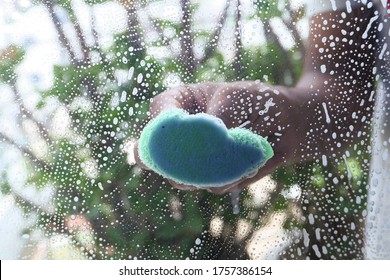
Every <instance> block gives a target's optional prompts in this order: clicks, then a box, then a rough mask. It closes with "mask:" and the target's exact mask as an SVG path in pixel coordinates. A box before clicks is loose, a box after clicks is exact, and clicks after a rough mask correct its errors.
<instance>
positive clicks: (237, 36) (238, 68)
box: [233, 0, 243, 79]
mask: <svg viewBox="0 0 390 280" xmlns="http://www.w3.org/2000/svg"><path fill="white" fill-rule="evenodd" d="M241 16H242V13H241V1H240V0H237V12H236V16H235V28H234V29H235V30H234V45H235V55H234V62H233V67H234V72H235V74H236V77H237V78H238V79H239V78H242V77H241V76H242V72H243V68H242V63H241V58H242V48H243V47H242V38H241Z"/></svg>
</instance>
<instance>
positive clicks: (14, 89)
mask: <svg viewBox="0 0 390 280" xmlns="http://www.w3.org/2000/svg"><path fill="white" fill-rule="evenodd" d="M11 89H12V92H13V94H14V96H15V101H16V103H17V104H18V106H19V109H20V112H21V113H22V114H24V115H25V116H26V117H27V118H29V119H30V120H32V121H33V122H34V123H35V124H36V125H37V127H38V132H39V134H40V135H41V136H42V138H43V139H45V141H47V142H48V143H49V144H51V140H50V137H49V133H48V130H47V128H46V127H45V126H44V125H43V124H42V123H41V122H40V121H38V120H37V119H36V118H35V117H34V116H33V114H32V112H30V110H28V109H27V108H26V107H25V106H24V102H23V98H22V97H21V96H20V93H19V91H18V89H17V87H16V85H15V84H12V85H11Z"/></svg>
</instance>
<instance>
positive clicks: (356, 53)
mask: <svg viewBox="0 0 390 280" xmlns="http://www.w3.org/2000/svg"><path fill="white" fill-rule="evenodd" d="M313 2H316V3H317V4H318V5H313V3H312V1H303V0H302V1H291V0H220V1H207V0H149V1H147V0H134V1H133V0H114V1H110V0H37V1H32V0H0V5H1V7H2V8H1V9H0V191H1V192H0V248H1V249H0V258H1V259H138V260H140V259H158V260H162V259H191V260H193V259H364V258H374V259H375V258H376V259H378V258H387V259H388V258H390V239H389V236H390V234H389V233H390V230H389V229H390V225H389V222H388V218H387V217H388V215H390V203H389V202H388V201H390V200H389V199H390V191H389V184H390V179H389V178H390V177H389V174H390V173H389V171H390V170H389V166H390V165H389V162H388V160H389V159H388V158H389V155H388V147H389V143H390V133H389V131H390V130H389V125H390V124H389V123H388V120H389V110H390V108H389V106H390V105H389V104H390V103H389V90H388V87H389V73H388V71H389V70H388V69H389V65H388V63H389V54H390V49H389V47H390V46H388V44H389V43H390V42H389V39H388V38H389V23H388V21H389V17H388V11H387V10H386V8H387V7H386V1H363V0H362V1H331V0H329V1H328V0H323V1H320V0H318V1H313ZM150 104H154V105H153V106H150ZM171 107H179V108H182V109H184V110H186V111H187V112H188V113H190V114H197V113H201V112H203V113H207V114H211V115H215V116H217V117H219V118H220V119H221V120H222V121H223V122H224V125H226V127H227V128H229V129H232V128H237V127H240V128H242V129H246V130H249V131H251V132H253V133H255V134H257V135H260V136H262V137H264V138H265V139H267V141H268V142H269V143H270V144H271V146H272V148H273V151H274V156H273V157H272V158H271V159H270V160H269V161H268V162H267V163H266V165H264V166H262V167H260V168H259V169H256V170H255V171H254V172H252V173H251V174H246V175H245V176H244V177H243V178H240V180H239V181H235V182H234V183H232V184H231V185H229V186H217V187H211V188H206V187H204V186H203V187H200V188H199V187H197V186H182V185H180V184H177V183H175V182H172V180H169V179H167V178H166V177H164V176H161V175H159V174H158V173H156V172H154V171H152V170H150V169H149V168H145V166H144V165H143V164H142V162H140V160H139V157H138V154H137V148H138V145H137V143H138V142H137V141H138V139H139V137H140V134H141V133H142V131H143V129H144V127H145V126H146V125H147V124H148V123H149V122H150V120H151V119H153V118H155V117H156V116H157V115H158V114H159V113H161V111H163V110H165V109H167V108H171ZM175 141H180V139H175ZM227 152H231V151H227ZM235 152H236V151H235ZM176 160H178V161H179V162H180V160H181V159H180V158H177V159H176ZM229 160H230V161H229ZM232 161H234V158H231V159H229V157H226V160H225V162H224V165H227V166H229V165H231V164H233V163H232ZM195 164H196V163H195ZM195 167H196V166H195ZM221 168H223V167H221V166H207V169H210V170H215V172H216V173H218V172H219V170H220V169H221ZM252 171H253V170H252Z"/></svg>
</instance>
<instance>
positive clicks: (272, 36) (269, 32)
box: [263, 19, 297, 83]
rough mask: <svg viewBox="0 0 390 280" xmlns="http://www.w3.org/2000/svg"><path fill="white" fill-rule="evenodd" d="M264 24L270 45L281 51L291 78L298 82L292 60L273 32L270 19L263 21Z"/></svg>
mask: <svg viewBox="0 0 390 280" xmlns="http://www.w3.org/2000/svg"><path fill="white" fill-rule="evenodd" d="M263 24H264V29H265V30H264V34H265V37H266V39H267V41H268V42H269V43H274V44H275V45H276V46H277V48H278V49H279V50H280V52H281V54H282V58H283V61H284V63H285V64H286V69H288V70H289V72H290V74H291V77H292V80H293V81H294V83H295V82H296V81H297V76H296V74H295V71H294V67H293V63H292V61H291V59H290V56H289V54H288V53H287V51H286V50H285V48H284V47H283V46H282V44H281V43H280V40H279V37H278V35H276V33H275V32H274V31H273V29H272V26H271V24H270V21H269V19H265V20H264V21H263Z"/></svg>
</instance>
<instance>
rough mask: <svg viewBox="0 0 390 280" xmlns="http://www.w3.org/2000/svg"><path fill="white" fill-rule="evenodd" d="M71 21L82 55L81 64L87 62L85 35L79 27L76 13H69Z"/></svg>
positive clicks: (87, 51)
mask: <svg viewBox="0 0 390 280" xmlns="http://www.w3.org/2000/svg"><path fill="white" fill-rule="evenodd" d="M71 22H72V24H73V28H74V30H75V32H76V36H77V39H78V41H79V43H80V48H81V53H82V56H83V64H88V63H89V50H90V49H89V47H88V45H87V42H86V41H85V35H84V32H83V30H82V29H81V26H80V23H79V21H78V19H77V16H76V14H74V13H72V14H71Z"/></svg>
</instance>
